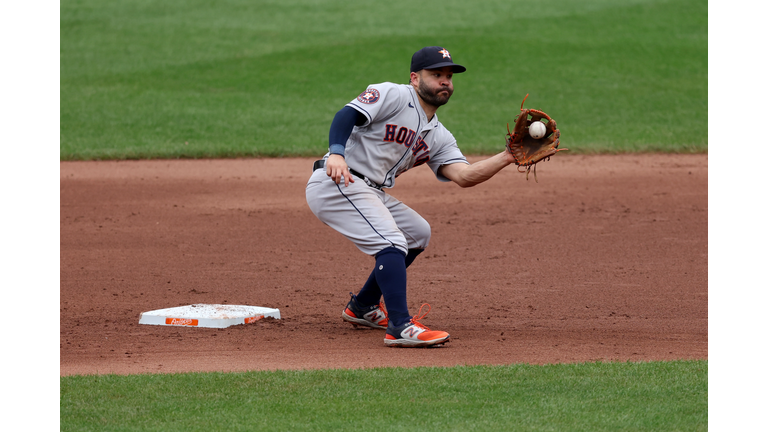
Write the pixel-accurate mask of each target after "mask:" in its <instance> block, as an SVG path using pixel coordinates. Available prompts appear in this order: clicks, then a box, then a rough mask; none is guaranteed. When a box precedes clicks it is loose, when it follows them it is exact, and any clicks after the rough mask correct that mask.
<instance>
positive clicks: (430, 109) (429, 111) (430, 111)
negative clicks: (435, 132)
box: [416, 93, 438, 122]
mask: <svg viewBox="0 0 768 432" xmlns="http://www.w3.org/2000/svg"><path fill="white" fill-rule="evenodd" d="M416 96H419V94H418V93H416ZM419 105H421V109H423V110H424V114H426V115H427V121H428V122H431V121H432V118H433V117H434V116H435V113H436V112H437V108H438V107H436V106H434V105H432V104H429V103H427V102H424V99H422V98H421V96H419Z"/></svg>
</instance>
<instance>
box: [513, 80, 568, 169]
mask: <svg viewBox="0 0 768 432" xmlns="http://www.w3.org/2000/svg"><path fill="white" fill-rule="evenodd" d="M526 99H528V95H525V97H524V98H523V102H522V103H521V104H520V115H518V116H517V117H515V127H514V129H513V130H512V132H510V131H509V123H507V151H509V152H510V153H512V155H513V156H514V157H515V163H516V164H517V171H518V172H525V179H526V180H528V174H530V172H531V168H533V178H534V179H535V180H536V182H537V183H538V182H539V179H538V178H536V164H537V163H539V162H541V161H544V160H549V158H550V157H552V156H554V155H555V154H556V153H557V152H559V151H563V150H568V149H565V148H563V149H559V148H557V147H558V146H559V145H560V130H558V129H557V123H556V122H555V120H554V119H552V118H551V117H550V116H548V115H547V113H545V112H543V111H539V110H536V109H523V105H524V104H525V100H526ZM536 121H540V122H542V123H544V125H545V126H546V129H547V130H546V132H545V133H544V136H543V137H541V138H538V139H536V138H533V137H532V136H531V134H530V133H529V131H528V127H529V126H530V125H531V123H533V122H536ZM520 167H523V168H526V167H527V169H525V170H524V171H520Z"/></svg>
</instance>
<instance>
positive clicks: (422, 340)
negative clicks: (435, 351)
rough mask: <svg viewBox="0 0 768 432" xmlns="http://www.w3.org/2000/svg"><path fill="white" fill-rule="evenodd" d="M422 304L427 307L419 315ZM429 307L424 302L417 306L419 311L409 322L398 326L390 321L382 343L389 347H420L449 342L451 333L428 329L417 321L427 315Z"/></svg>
mask: <svg viewBox="0 0 768 432" xmlns="http://www.w3.org/2000/svg"><path fill="white" fill-rule="evenodd" d="M424 306H427V308H428V309H427V311H426V312H424V314H423V315H420V314H421V310H422V309H423V308H424ZM431 309H432V307H431V306H430V305H429V303H424V304H423V305H421V307H420V308H419V313H418V314H416V316H414V317H413V318H411V320H410V321H409V322H407V323H405V324H403V325H401V326H398V327H393V326H392V324H391V323H390V325H389V326H388V327H387V335H386V336H385V337H384V344H385V345H387V346H389V347H403V348H420V347H429V346H434V345H441V344H444V343H446V342H449V341H450V338H451V335H449V334H448V333H446V332H444V331H436V330H430V329H429V327H427V326H425V325H424V324H422V323H421V322H420V321H419V320H421V319H422V318H424V317H425V316H427V314H428V313H429V311H430V310H431Z"/></svg>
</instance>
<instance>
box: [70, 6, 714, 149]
mask: <svg viewBox="0 0 768 432" xmlns="http://www.w3.org/2000/svg"><path fill="white" fill-rule="evenodd" d="M60 23H61V48H60V50H61V58H60V64H61V71H60V72H61V73H60V76H61V83H60V84H61V86H60V88H61V94H60V102H61V116H60V158H61V159H62V160H72V159H123V158H176V157H238V156H312V155H314V156H317V155H321V154H323V153H324V152H325V151H326V150H327V144H328V143H327V136H328V128H329V125H330V121H331V119H332V118H333V115H334V114H335V112H336V111H337V110H338V109H340V108H341V107H342V106H343V105H344V104H345V103H347V102H348V101H350V100H352V99H353V98H354V97H356V96H357V95H358V94H359V93H360V92H361V91H362V90H363V89H364V88H365V86H366V85H367V84H370V83H375V82H382V81H394V82H400V83H405V82H406V81H407V76H408V65H409V62H410V56H411V54H412V53H413V52H414V51H416V50H417V49H419V48H421V47H423V46H425V45H444V46H446V47H448V48H449V50H450V51H451V52H452V54H453V56H454V59H455V60H456V61H457V62H459V63H461V64H464V65H465V66H467V68H468V72H467V73H465V74H462V75H458V76H457V77H456V79H455V86H456V93H455V94H454V97H453V100H452V101H451V102H450V103H449V104H448V105H446V106H445V107H443V108H441V109H440V111H439V116H440V119H441V121H442V122H443V123H444V124H446V125H447V127H448V128H449V130H451V131H452V132H453V133H454V135H455V136H456V138H457V139H458V141H459V145H460V147H461V148H462V150H463V151H464V152H465V153H467V154H488V153H495V152H497V151H499V150H501V149H502V145H503V135H504V133H505V125H506V123H507V122H510V121H512V119H513V118H514V116H515V115H516V113H517V112H518V110H519V103H520V102H521V100H522V98H523V96H525V94H526V93H530V96H529V98H528V102H527V104H526V106H528V107H531V108H540V109H544V110H545V111H547V112H548V113H549V114H550V115H552V117H554V118H555V119H556V120H557V121H558V125H559V126H560V129H561V131H562V143H563V146H564V147H568V148H570V149H571V151H572V152H582V153H594V152H633V151H666V152H706V151H707V145H708V144H707V2H704V1H702V0H626V1H622V2H616V1H612V0H584V1H579V2H574V1H571V0H542V1H539V2H536V3H531V2H528V1H523V0H515V1H509V0H494V1H481V2H467V1H464V0H446V1H444V2H441V3H440V6H439V7H435V5H433V4H431V3H429V2H406V1H403V0H396V1H390V2H341V1H328V0H326V1H321V0H273V1H252V0H248V1H246V0H223V1H213V2H212V1H200V0H164V1H150V0H143V1H140V0H132V1H128V0H117V1H110V2H103V1H96V0H64V1H62V2H61V21H60Z"/></svg>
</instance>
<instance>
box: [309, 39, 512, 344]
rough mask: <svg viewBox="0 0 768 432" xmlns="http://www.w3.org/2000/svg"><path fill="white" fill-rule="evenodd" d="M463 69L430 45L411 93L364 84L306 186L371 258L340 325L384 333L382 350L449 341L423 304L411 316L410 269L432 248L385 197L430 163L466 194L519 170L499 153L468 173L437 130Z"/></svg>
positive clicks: (423, 226)
mask: <svg viewBox="0 0 768 432" xmlns="http://www.w3.org/2000/svg"><path fill="white" fill-rule="evenodd" d="M465 70H466V68H465V67H464V66H461V65H458V64H456V63H454V62H453V58H452V57H451V54H450V52H449V51H448V50H447V49H445V48H443V47H437V46H430V47H425V48H422V49H420V50H419V51H417V52H416V53H414V54H413V57H412V58H411V73H410V82H409V83H408V84H394V83H391V82H384V83H381V84H372V85H369V86H368V88H367V89H366V90H365V91H363V92H362V93H361V94H360V96H358V97H357V98H355V99H353V100H352V101H351V102H349V103H348V104H347V105H346V106H344V108H342V109H341V110H340V111H339V112H338V113H336V116H335V117H334V119H333V122H332V123H331V129H330V134H329V148H328V153H327V154H326V155H325V156H324V157H323V159H322V160H318V161H316V162H315V164H314V167H313V173H312V176H311V177H310V179H309V182H308V183H307V188H306V196H307V203H308V204H309V207H310V209H311V210H312V212H313V213H314V214H315V216H317V217H318V218H319V219H320V220H321V221H322V222H323V223H325V224H327V225H328V226H330V227H331V228H333V229H335V230H336V231H338V232H339V233H341V234H342V235H344V236H345V237H346V238H348V239H349V240H350V241H352V242H353V243H354V244H355V245H356V246H357V247H358V248H359V249H360V250H361V251H362V252H364V253H366V254H368V255H371V256H373V257H374V258H375V265H374V268H373V271H372V272H371V275H370V276H369V277H368V280H367V281H365V283H364V284H363V286H362V288H361V289H360V291H359V292H358V294H357V295H355V294H353V293H350V294H351V299H350V301H349V303H348V304H347V307H346V308H345V309H344V311H343V312H342V318H343V319H344V320H346V321H348V322H350V323H352V324H353V325H355V326H367V327H372V328H375V329H382V330H386V333H385V336H384V343H385V345H387V346H397V347H427V346H433V345H439V344H444V343H446V342H448V341H449V339H450V335H449V334H448V333H447V332H445V331H436V330H430V329H429V328H427V327H426V326H425V325H423V324H422V323H421V321H420V320H421V319H422V318H424V316H426V315H427V313H429V310H430V308H431V307H430V306H429V305H428V304H424V305H422V306H421V308H420V309H419V312H418V313H417V314H416V315H415V316H413V315H410V313H409V312H408V305H407V299H406V269H407V268H408V267H409V266H410V265H411V264H412V263H413V261H414V259H416V257H417V256H418V255H419V254H420V253H421V252H422V251H423V250H424V248H426V247H427V245H428V244H429V239H430V236H431V228H430V226H429V223H428V222H427V221H426V220H425V219H424V218H423V217H421V216H420V215H419V214H418V213H416V212H415V211H414V210H413V209H411V208H410V207H408V206H407V205H405V204H404V203H402V202H401V201H399V200H397V199H396V198H394V197H392V196H391V195H389V194H387V193H386V189H389V188H392V187H394V185H395V180H396V179H397V177H398V176H399V175H401V174H403V173H404V172H406V171H408V170H409V169H411V168H414V167H417V166H419V165H424V164H426V165H427V166H428V167H429V168H430V169H431V170H432V172H434V174H435V176H436V177H437V179H438V180H439V181H443V182H448V181H452V182H454V183H456V184H458V185H459V186H461V187H470V186H474V185H477V184H479V183H482V182H484V181H486V180H488V179H490V178H491V177H492V176H493V175H495V174H496V173H497V172H499V171H500V170H501V169H503V168H504V167H506V166H508V165H510V164H511V163H514V161H515V159H514V156H513V155H512V154H511V153H509V152H507V151H503V152H501V153H499V154H497V155H495V156H492V157H490V158H488V159H485V160H482V161H480V162H477V163H474V164H469V162H468V161H467V159H466V158H465V157H464V155H463V154H462V153H461V151H460V150H459V147H458V146H457V144H456V139H455V138H454V137H453V135H452V134H451V133H450V132H449V131H448V129H446V128H445V126H443V124H442V123H440V122H439V121H438V118H437V115H436V111H437V109H438V108H439V107H440V106H442V105H445V104H446V103H447V102H448V100H449V99H450V97H451V95H452V94H453V76H454V74H456V73H462V72H464V71H465ZM328 252H329V253H333V248H332V247H329V250H328ZM382 296H383V299H384V304H385V305H386V311H385V310H384V308H383V307H382V304H381V298H382ZM425 307H426V310H425V311H424V313H423V314H422V310H423V309H424V308H425Z"/></svg>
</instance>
